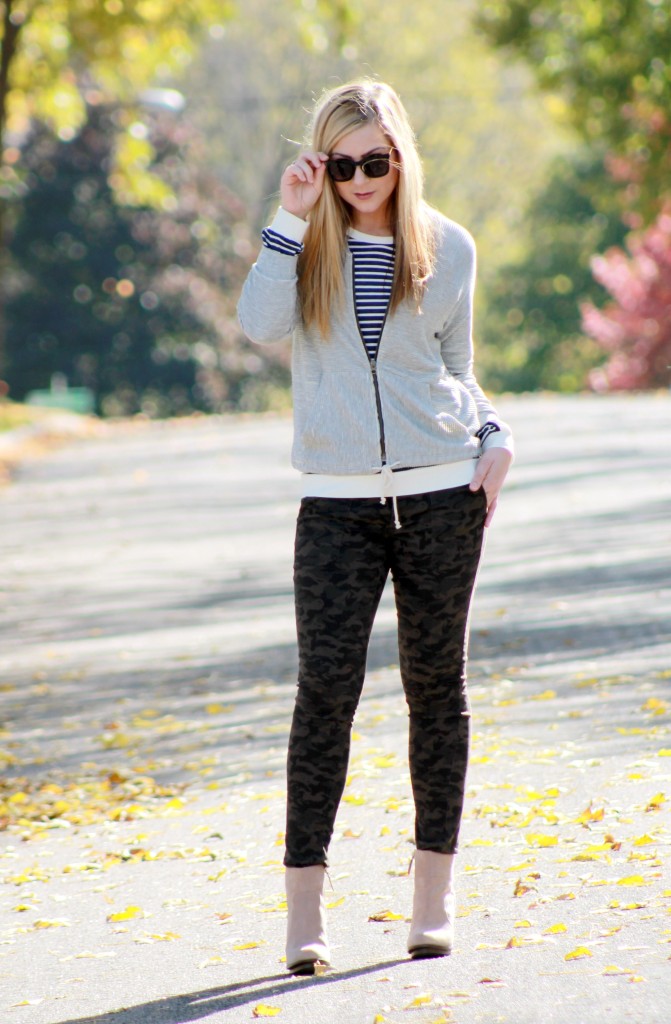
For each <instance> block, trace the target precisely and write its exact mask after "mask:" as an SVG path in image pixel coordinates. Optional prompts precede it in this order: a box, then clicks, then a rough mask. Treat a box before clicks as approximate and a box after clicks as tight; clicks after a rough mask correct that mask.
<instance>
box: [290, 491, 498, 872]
mask: <svg viewBox="0 0 671 1024" xmlns="http://www.w3.org/2000/svg"><path fill="white" fill-rule="evenodd" d="M398 509H399V515H400V519H401V522H402V524H403V525H402V528H401V529H400V530H397V529H396V528H395V527H394V522H393V513H392V508H391V502H390V501H388V502H387V504H386V505H381V504H380V501H379V499H378V498H356V499H348V498H303V500H302V502H301V507H300V511H299V514H298V522H297V527H296V546H295V560H294V589H295V599H296V623H297V630H298V655H299V669H298V693H297V696H296V704H295V707H294V715H293V721H292V726H291V733H290V737H289V752H288V759H287V789H288V793H287V828H286V853H285V858H284V863H285V864H286V865H287V866H288V867H307V866H309V865H312V864H326V863H327V851H328V847H329V843H330V840H331V835H332V833H333V826H334V822H335V817H336V812H337V810H338V805H339V803H340V798H341V796H342V793H343V789H344V786H345V779H346V775H347V765H348V761H349V746H350V732H351V727H352V720H353V718H354V713H355V711H356V708H357V704H358V702H359V697H360V695H361V690H362V687H363V680H364V674H365V669H366V653H367V649H368V641H369V638H370V633H371V629H372V626H373V619H374V618H375V613H376V610H377V607H378V603H379V601H380V597H381V595H382V590H383V588H384V584H385V581H386V578H387V575H388V573H389V572H391V574H392V579H393V585H394V597H395V601H396V612H397V617H398V640H399V665H400V671H401V679H402V683H403V689H404V692H405V699H406V701H407V704H408V707H409V712H410V725H409V761H410V777H411V781H412V791H413V797H414V801H415V841H416V844H417V847H418V848H419V849H422V850H434V851H436V852H438V853H454V852H455V851H456V848H457V840H458V835H459V826H460V823H461V814H462V809H463V802H464V789H465V780H466V766H467V761H468V744H469V719H470V707H469V702H468V695H467V692H466V648H467V643H468V613H469V607H470V603H471V597H472V594H473V589H474V586H475V579H476V574H477V568H478V562H479V560H480V553H481V549H482V538H483V528H484V520H485V515H486V497H485V494H484V491H483V490H482V489H481V490H479V491H476V492H473V491H471V490H469V488H468V487H467V486H466V487H454V488H450V489H448V490H443V491H435V492H431V493H428V494H422V495H412V496H409V497H400V498H398Z"/></svg>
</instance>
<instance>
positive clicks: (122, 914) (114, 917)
mask: <svg viewBox="0 0 671 1024" xmlns="http://www.w3.org/2000/svg"><path fill="white" fill-rule="evenodd" d="M142 913H143V911H142V907H134V906H130V907H126V909H125V910H120V911H118V912H117V913H116V914H108V915H107V920H108V921H132V920H133V918H134V917H138V916H139V915H140V914H142Z"/></svg>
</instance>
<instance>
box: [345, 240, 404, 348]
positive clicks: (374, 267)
mask: <svg viewBox="0 0 671 1024" xmlns="http://www.w3.org/2000/svg"><path fill="white" fill-rule="evenodd" d="M347 244H348V245H349V248H350V252H351V253H352V260H353V264H354V308H355V310H356V318H357V323H358V325H359V333H360V334H361V340H362V341H363V343H364V345H365V348H366V352H367V354H368V358H369V359H375V358H376V357H377V350H378V348H379V345H380V338H381V336H382V328H383V327H384V322H385V320H386V319H387V311H388V309H389V301H390V299H391V289H392V285H393V283H394V248H395V247H394V243H393V242H368V241H361V240H359V239H358V238H348V239H347Z"/></svg>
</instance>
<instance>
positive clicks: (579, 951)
mask: <svg viewBox="0 0 671 1024" xmlns="http://www.w3.org/2000/svg"><path fill="white" fill-rule="evenodd" d="M592 955H593V954H592V951H591V949H588V948H587V946H577V947H576V948H575V949H573V950H571V952H570V953H567V954H566V956H565V957H564V960H580V959H581V958H582V957H584V956H592Z"/></svg>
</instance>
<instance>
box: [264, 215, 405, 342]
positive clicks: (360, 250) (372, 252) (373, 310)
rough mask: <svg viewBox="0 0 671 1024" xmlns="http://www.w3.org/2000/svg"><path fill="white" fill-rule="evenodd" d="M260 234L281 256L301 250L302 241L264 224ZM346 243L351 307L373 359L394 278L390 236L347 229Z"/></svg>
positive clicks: (362, 338)
mask: <svg viewBox="0 0 671 1024" xmlns="http://www.w3.org/2000/svg"><path fill="white" fill-rule="evenodd" d="M261 237H262V239H263V244H264V245H265V246H266V248H267V249H272V250H273V251H274V252H279V253H282V254H283V255H284V256H298V255H299V254H300V253H301V252H302V251H303V243H302V242H296V241H294V240H293V239H291V238H287V237H286V236H285V235H281V234H279V233H278V232H277V231H274V230H273V229H272V228H265V229H264V230H263V232H262V236H261ZM347 244H348V246H349V249H350V252H351V253H352V264H353V277H354V279H353V286H354V310H355V313H356V319H357V324H358V326H359V333H360V335H361V340H362V342H363V344H364V346H365V349H366V353H367V355H368V358H369V359H375V358H376V357H377V351H378V348H379V346H380V338H381V336H382V329H383V327H384V322H385V320H386V319H387V311H388V310H389V301H390V299H391V289H392V285H393V282H394V252H395V246H394V240H393V238H386V237H385V238H378V237H377V236H374V235H366V234H363V232H361V231H354V230H350V232H349V235H348V237H347Z"/></svg>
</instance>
